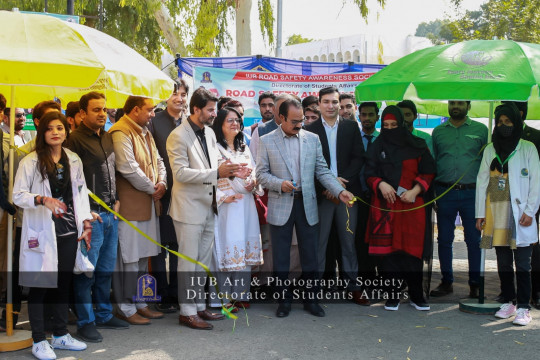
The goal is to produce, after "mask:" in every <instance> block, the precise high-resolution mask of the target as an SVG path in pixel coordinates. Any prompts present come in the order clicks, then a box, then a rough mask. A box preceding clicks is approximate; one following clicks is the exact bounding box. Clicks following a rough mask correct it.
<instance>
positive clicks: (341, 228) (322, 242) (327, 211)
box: [318, 198, 358, 290]
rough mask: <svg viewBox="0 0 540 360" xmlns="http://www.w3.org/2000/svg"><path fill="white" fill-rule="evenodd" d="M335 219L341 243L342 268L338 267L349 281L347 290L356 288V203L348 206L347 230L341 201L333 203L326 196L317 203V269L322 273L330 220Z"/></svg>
mask: <svg viewBox="0 0 540 360" xmlns="http://www.w3.org/2000/svg"><path fill="white" fill-rule="evenodd" d="M333 220H335V221H336V226H337V231H338V237H339V243H340V245H341V258H342V264H343V269H340V270H341V271H340V272H341V274H342V276H345V277H346V278H347V279H348V280H351V282H350V288H349V290H356V288H355V286H354V284H355V283H356V277H357V276H358V259H357V257H356V248H355V245H354V237H355V234H354V233H355V231H356V222H357V220H358V205H357V204H354V205H353V206H352V207H351V208H349V229H350V230H351V231H352V233H350V232H348V231H347V210H346V205H345V204H344V203H342V202H340V203H339V204H334V203H333V202H332V201H330V200H327V199H326V198H324V199H322V201H321V203H320V204H319V226H320V229H319V244H318V259H319V266H318V270H319V272H320V275H321V276H322V274H323V273H324V267H325V263H326V247H327V246H328V237H329V236H330V230H331V229H332V221H333Z"/></svg>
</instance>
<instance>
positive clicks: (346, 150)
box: [306, 117, 364, 201]
mask: <svg viewBox="0 0 540 360" xmlns="http://www.w3.org/2000/svg"><path fill="white" fill-rule="evenodd" d="M306 130H307V131H310V132H312V133H315V134H317V135H319V139H320V141H321V145H322V151H323V156H324V158H325V160H326V163H327V164H328V167H329V168H330V147H329V145H328V138H327V137H326V131H325V130H324V125H323V123H322V119H319V120H317V121H315V122H313V123H311V124H310V125H308V126H306ZM336 159H337V171H338V176H339V177H342V178H344V179H346V180H348V181H349V182H348V183H347V184H346V186H347V190H348V191H350V192H352V193H353V194H355V195H359V194H360V192H361V189H362V188H361V185H360V177H359V176H358V174H359V173H360V170H361V169H362V166H364V145H363V143H362V135H361V134H360V129H359V128H358V123H357V122H356V121H351V120H345V119H343V118H341V117H340V118H339V123H338V131H337V141H336ZM315 186H316V190H317V199H318V200H319V201H320V199H321V198H322V192H323V191H324V187H323V186H322V185H321V184H320V183H319V182H318V181H316V182H315Z"/></svg>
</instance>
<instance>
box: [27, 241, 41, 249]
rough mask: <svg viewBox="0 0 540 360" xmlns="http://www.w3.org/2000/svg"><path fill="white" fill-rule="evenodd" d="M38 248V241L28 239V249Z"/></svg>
mask: <svg viewBox="0 0 540 360" xmlns="http://www.w3.org/2000/svg"><path fill="white" fill-rule="evenodd" d="M37 247H39V240H38V239H37V238H30V239H28V248H29V249H34V248H37Z"/></svg>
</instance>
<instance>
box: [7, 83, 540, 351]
mask: <svg viewBox="0 0 540 360" xmlns="http://www.w3.org/2000/svg"><path fill="white" fill-rule="evenodd" d="M189 90H190V89H189V87H188V85H187V84H186V83H185V82H183V81H180V82H178V83H177V86H176V88H175V92H174V93H173V95H171V97H170V98H169V99H168V100H167V102H166V107H165V109H163V110H161V111H158V109H157V108H155V104H154V103H153V102H152V101H151V100H150V99H147V98H141V97H130V98H128V100H127V101H126V104H125V106H124V108H123V109H107V106H106V98H105V97H104V96H103V95H102V94H99V93H95V92H94V93H89V94H86V95H84V96H83V97H82V98H81V100H80V101H79V102H72V103H69V104H67V105H66V108H65V111H63V110H62V106H61V105H60V104H58V103H56V102H54V101H43V102H41V103H39V104H37V105H36V106H35V107H34V109H33V110H32V117H33V120H34V123H35V124H36V128H37V134H29V133H28V132H27V131H24V130H22V127H21V124H22V121H19V120H17V124H16V126H15V133H14V134H12V135H13V136H14V138H15V144H16V146H17V147H18V148H20V150H19V151H17V159H16V161H15V169H14V170H15V172H16V173H17V177H16V187H15V189H14V197H13V198H14V205H16V208H17V210H18V213H17V216H16V224H15V230H16V231H15V239H14V248H13V249H14V260H15V261H14V268H13V269H14V271H13V275H14V284H15V286H14V289H13V290H14V292H13V294H14V297H13V302H14V309H15V311H17V312H18V311H20V308H21V303H22V300H23V297H24V296H26V295H23V294H24V293H23V291H22V290H23V289H22V288H21V286H26V287H29V288H30V292H29V293H28V295H27V300H28V306H29V314H30V323H31V327H32V335H33V339H34V346H33V350H32V352H33V354H34V355H35V356H36V357H37V358H53V356H56V355H55V354H54V350H53V349H71V350H82V349H84V348H86V345H85V344H84V342H82V341H79V340H77V339H75V338H72V337H71V336H70V335H69V333H67V329H66V327H65V326H66V323H67V321H68V318H67V316H68V307H70V308H71V310H72V312H73V314H75V316H77V336H76V337H77V338H78V339H80V340H83V341H86V342H99V341H101V340H102V335H101V334H100V332H99V331H98V329H100V328H113V329H127V328H128V327H129V326H130V325H148V324H150V323H151V321H152V320H153V319H159V318H162V317H164V314H165V313H171V312H176V311H179V312H180V316H179V323H180V324H181V325H185V326H188V327H191V328H194V329H212V325H211V324H210V323H209V322H208V321H215V320H221V319H223V315H222V314H220V313H219V311H218V312H216V311H214V310H213V309H212V308H218V309H219V307H220V306H221V305H222V303H221V301H219V299H217V296H210V298H211V299H213V300H210V301H208V302H207V301H206V296H202V295H201V294H205V293H206V292H208V293H210V294H212V293H213V294H217V293H224V294H226V296H225V297H224V302H225V306H226V308H228V310H229V311H231V312H237V311H238V310H239V309H246V308H249V307H250V306H251V305H250V302H249V297H248V296H247V295H248V294H249V293H250V283H251V281H250V280H251V278H252V276H256V275H257V274H259V275H260V274H273V275H274V276H275V277H276V278H278V279H282V280H285V279H287V278H289V276H292V277H301V278H302V279H304V280H316V279H321V278H323V279H324V278H326V279H330V278H334V277H339V278H341V279H348V280H351V281H350V282H349V284H350V286H347V287H346V288H345V289H335V288H324V289H318V288H317V287H316V286H314V287H312V288H310V289H306V292H307V294H308V295H307V298H304V300H303V304H304V309H305V310H306V311H308V312H309V313H311V314H312V315H314V316H325V312H324V310H323V309H322V307H321V306H320V305H319V304H318V301H317V299H316V298H315V297H310V296H309V294H310V293H312V294H315V293H316V292H317V291H319V290H320V291H324V292H335V291H336V290H337V291H339V290H343V291H344V293H345V294H346V296H344V297H343V298H344V299H349V300H352V301H354V302H356V303H357V304H359V305H365V306H369V305H370V304H372V303H373V302H376V301H380V300H384V301H385V302H386V303H385V309H387V310H391V311H395V310H398V308H399V304H400V301H403V300H406V299H407V298H409V299H410V304H411V305H412V306H414V307H415V308H416V309H417V310H420V311H427V310H429V309H430V306H429V303H428V298H429V297H444V296H446V295H448V294H450V293H451V292H453V285H452V284H453V281H454V278H453V270H452V242H453V240H454V238H453V237H454V229H455V219H456V216H457V215H458V214H459V215H460V216H461V219H462V222H463V226H464V235H465V242H466V243H467V248H468V258H469V259H468V260H469V288H470V292H469V296H470V297H471V298H475V297H476V298H477V297H478V296H479V294H478V288H479V285H480V283H479V269H480V256H479V254H480V244H481V242H482V243H483V244H485V243H486V240H485V239H486V238H488V239H489V241H488V242H489V246H495V247H496V251H497V260H498V266H499V277H500V280H501V295H500V297H499V299H498V300H500V301H501V302H502V303H503V305H501V309H500V311H499V312H497V314H496V316H497V317H500V318H510V317H511V316H514V315H516V316H515V319H514V324H516V325H527V324H528V323H529V322H530V320H531V318H530V313H529V309H530V306H531V304H532V305H533V306H535V307H539V306H540V299H539V297H540V284H539V280H540V279H539V278H538V275H537V271H538V267H539V265H540V264H539V256H538V228H537V227H538V225H537V219H538V213H537V212H538V206H539V202H540V196H539V191H538V190H539V189H538V181H537V179H538V175H539V173H538V171H539V168H538V152H537V149H538V147H539V146H540V135H539V134H538V133H539V132H538V131H536V130H534V129H531V128H529V127H527V126H524V125H523V123H524V119H525V118H526V109H527V108H526V103H516V104H513V103H510V104H505V105H503V106H502V107H499V108H497V110H496V112H495V124H496V126H495V129H494V133H493V144H492V145H491V144H490V145H488V146H487V147H486V144H487V133H488V131H487V128H486V127H485V126H484V125H482V124H480V123H478V122H476V121H474V120H472V119H470V118H469V117H468V116H467V112H468V110H469V109H470V106H471V105H470V102H467V101H454V100H450V101H449V102H448V111H449V120H448V121H447V122H446V123H444V124H441V125H440V126H439V127H437V128H436V129H435V130H434V132H433V134H432V136H430V135H429V134H426V133H423V132H421V131H419V130H417V129H414V126H413V123H414V120H415V119H416V117H417V116H418V114H417V111H416V107H415V105H414V103H413V102H411V101H407V100H406V101H403V102H401V103H399V104H398V105H397V106H388V107H386V108H385V109H384V110H383V111H382V115H381V120H382V126H381V131H380V132H379V131H377V130H376V128H375V124H376V123H377V122H378V120H379V113H380V109H379V107H378V104H377V103H370V102H367V103H362V104H358V105H357V104H356V102H355V99H354V97H353V96H351V95H350V94H340V93H339V92H338V91H337V89H335V88H332V87H330V88H326V89H322V90H321V91H320V93H319V97H315V96H310V97H307V98H305V99H298V98H295V97H294V96H291V95H286V94H282V95H279V96H277V97H276V96H275V95H274V94H272V93H263V94H261V96H260V97H259V106H260V111H261V118H262V119H261V121H260V122H258V123H256V124H254V125H253V126H251V127H249V128H246V129H245V128H244V126H243V119H242V117H243V106H242V104H241V103H239V102H238V101H236V100H234V99H230V98H220V99H217V98H215V97H214V95H212V93H210V92H209V91H207V90H205V89H202V88H200V89H196V90H195V91H194V92H193V93H192V95H191V100H190V102H189V109H188V102H187V99H188V94H189ZM0 110H2V113H3V115H4V116H3V118H4V121H3V122H2V129H3V133H2V136H3V138H4V139H3V143H4V144H5V143H6V138H8V139H9V136H11V135H10V134H9V130H8V129H9V127H8V126H6V123H5V122H6V121H7V119H8V118H7V117H6V116H5V114H6V113H7V114H8V115H9V111H11V109H9V108H8V109H6V108H5V98H3V96H0ZM15 111H16V113H15V114H16V119H22V118H23V117H24V116H25V115H26V110H25V109H19V108H17V109H15ZM62 111H63V112H65V116H64V115H62V114H61V112H62ZM357 116H358V119H357ZM51 124H53V125H51ZM508 128H509V129H508ZM6 131H7V132H6ZM527 139H528V140H531V141H532V143H531V142H530V141H528V140H527ZM59 145H60V146H59ZM484 147H486V149H485V150H484ZM53 149H54V150H53ZM34 150H35V152H33V151H34ZM6 153H7V151H6V148H5V147H3V154H2V157H3V159H4V166H3V171H5V170H6V166H7V161H5V160H6V159H5V158H6ZM27 154H28V155H27ZM43 154H45V155H43ZM35 158H37V159H38V161H37V162H36V160H35ZM496 160H497V161H498V162H499V164H500V166H498V165H497V162H496ZM518 160H519V163H517V164H516V162H518ZM59 169H62V171H60V170H59ZM74 171H75V172H74ZM81 172H83V173H84V175H83V174H82V173H81ZM494 172H495V173H494ZM67 174H72V175H71V177H69V178H67V177H66V175H67ZM3 175H4V187H3V192H0V206H1V207H2V209H3V210H4V216H3V217H2V225H3V230H0V235H2V236H3V238H5V236H6V235H5V232H6V231H5V229H6V228H7V226H8V224H7V214H6V212H10V213H14V212H15V210H16V208H15V207H13V205H12V204H9V203H8V202H7V200H6V196H5V191H6V189H7V186H6V182H5V181H6V179H5V173H4V174H3ZM462 175H464V176H462ZM477 179H478V180H477ZM458 180H459V182H458V183H457V184H455V183H456V182H457V181H458ZM38 185H39V186H38ZM36 186H38V187H37V188H36ZM448 188H451V190H450V191H449V192H448V194H446V195H445V196H444V197H442V198H439V199H438V200H437V207H438V209H437V212H436V215H437V223H438V254H439V259H440V264H441V272H442V274H441V283H440V284H439V286H438V287H437V288H435V289H433V290H432V291H431V292H430V293H426V292H425V291H424V287H423V286H422V267H423V262H429V261H431V258H432V252H433V235H432V222H431V220H432V209H431V207H429V206H428V207H422V208H420V209H416V210H412V211H409V212H403V213H399V212H386V211H380V210H378V209H377V207H378V208H384V209H386V208H388V209H392V210H403V209H412V208H416V207H418V206H421V205H422V204H424V203H425V202H429V201H430V200H431V199H433V197H434V196H437V195H440V194H442V193H443V192H444V191H446V190H447V189H448ZM70 189H71V191H69V190H70ZM86 189H90V190H91V191H92V192H94V193H95V194H96V195H98V196H99V197H100V198H101V199H103V200H104V201H105V203H106V204H107V205H108V206H110V207H111V208H114V209H115V210H117V211H118V212H119V213H120V214H121V215H122V216H124V217H125V218H127V219H128V220H130V221H132V222H133V223H134V224H136V225H137V227H139V228H140V229H142V230H143V231H144V232H145V233H147V234H149V235H150V236H151V237H153V238H154V239H156V240H158V241H159V242H160V243H161V244H162V245H163V246H165V247H167V248H169V249H171V250H175V251H176V250H178V251H180V252H181V253H183V254H186V255H188V256H190V257H192V258H193V259H196V260H198V261H200V262H202V263H203V264H205V265H208V266H209V267H210V268H211V269H212V271H213V272H215V273H216V275H217V282H216V284H218V286H217V287H213V286H210V287H206V288H205V284H206V282H205V281H202V282H201V280H200V278H201V277H203V273H204V271H203V270H202V268H201V267H200V266H198V265H195V264H193V263H190V262H187V261H185V260H182V259H178V258H177V257H176V256H172V255H171V254H170V253H168V252H166V251H163V250H161V249H160V248H159V247H157V246H155V245H153V244H151V243H150V242H148V241H147V240H146V239H144V238H143V237H141V236H140V235H138V234H137V233H136V232H135V231H133V230H132V229H131V228H129V227H128V226H127V225H126V224H124V223H122V222H119V221H118V219H116V217H115V216H113V215H112V214H111V213H109V212H107V211H106V210H105V209H104V208H102V207H101V206H100V205H99V204H97V203H95V202H94V201H93V200H91V199H87V197H86V196H85V195H84V194H86V193H85V191H86ZM518 189H519V191H520V192H517V191H518ZM70 192H71V193H70ZM501 193H504V194H505V195H504V196H506V197H505V198H504V199H502V200H503V201H502V202H501V204H503V206H506V207H501V206H499V205H500V204H499V203H497V204H496V205H494V203H495V201H496V200H494V199H495V198H497V197H498V196H500V195H501ZM81 194H82V197H84V198H85V199H84V200H83V205H82V207H81V205H80V204H79V202H80V201H79V197H81ZM516 194H517V195H516ZM353 195H358V196H360V197H361V198H362V199H363V200H364V201H366V202H367V203H371V205H372V206H373V207H370V206H368V205H367V204H365V203H363V202H358V201H357V202H355V203H352V202H351V200H352V196H353ZM486 195H487V197H486ZM497 201H499V200H497ZM76 204H78V205H76ZM22 209H25V212H24V215H23V212H22ZM81 209H84V210H81ZM489 209H491V212H489ZM79 212H80V213H79ZM35 213H36V214H38V213H39V214H40V215H39V216H40V217H41V218H42V219H41V220H36V216H35ZM60 213H61V214H60ZM57 215H62V216H57ZM535 217H536V221H535V220H534V219H535ZM494 219H497V220H494ZM499 219H502V220H499ZM484 221H485V224H484ZM36 222H38V223H39V224H40V227H47V228H48V229H51V228H52V231H49V234H55V236H49V235H47V234H44V233H43V230H39V229H38V230H36V225H35V223H36ZM25 224H26V226H25ZM483 224H484V225H483ZM499 224H502V225H501V226H502V228H501V227H499ZM482 226H484V227H482ZM31 230H32V231H35V232H36V234H35V235H32V234H29V232H30V231H31ZM346 230H348V231H346ZM482 230H483V231H484V233H483V235H482V234H481V232H482ZM501 231H503V232H502V233H501ZM501 234H502V235H501ZM90 237H91V240H89V238H90ZM497 237H504V238H505V241H506V242H497V241H496V240H495V239H496V238H497ZM77 239H79V240H80V239H88V240H89V241H88V254H89V258H90V261H91V262H92V263H93V265H94V266H95V271H94V273H93V275H92V276H91V277H88V276H86V275H84V274H80V275H75V276H73V279H72V276H71V271H70V269H72V268H73V266H72V265H71V263H72V261H74V259H75V253H76V251H74V249H75V250H76V246H75V245H76V244H77V241H76V240H77ZM1 243H3V244H5V243H6V241H4V240H3V241H1ZM48 243H50V244H52V245H51V246H47V245H45V244H48ZM61 244H62V246H60V245H61ZM65 244H70V247H69V249H67V247H65V246H64V245H65ZM73 246H75V247H73ZM483 246H484V245H483ZM3 251H4V252H3V253H2V248H0V255H1V257H0V259H2V260H4V257H5V249H4V250H3ZM28 256H34V257H33V258H32V260H28V259H29V258H28ZM36 256H37V258H38V259H40V262H36V261H35V259H36ZM56 257H58V258H59V259H60V258H61V259H62V260H64V262H62V261H58V262H57V261H55V260H54V259H55V258H56ZM513 259H515V268H516V270H515V273H516V276H517V284H514V267H513V261H514V260H513ZM167 262H168V265H167V264H166V263H167ZM40 264H41V265H40ZM66 264H67V265H66ZM531 264H532V265H531ZM4 266H5V265H4ZM531 266H532V274H531ZM167 268H168V271H167ZM19 270H20V272H19ZM147 272H150V273H151V274H152V275H153V276H154V277H155V278H156V279H157V288H156V291H157V294H158V295H159V296H160V297H161V301H159V302H157V303H156V304H154V305H153V306H148V304H147V303H145V302H144V301H141V300H138V299H134V296H136V295H137V279H138V278H139V277H140V276H142V275H144V274H145V273H147ZM51 274H53V275H54V276H53V277H54V281H52V282H50V283H47V281H46V277H47V276H49V277H50V275H51ZM55 274H58V275H57V276H56V275H55ZM62 274H64V275H65V276H64V277H62ZM68 274H69V276H67V275H68ZM4 275H5V270H4ZM25 277H34V279H33V280H34V282H32V281H30V282H28V281H27V280H25ZM358 277H362V278H364V279H369V278H376V277H382V278H387V279H400V280H405V282H400V283H399V284H401V285H400V286H390V287H385V288H384V289H383V290H384V294H386V295H385V297H384V298H383V299H380V298H374V297H370V296H367V295H366V294H367V293H368V292H367V291H366V290H372V289H369V288H366V287H362V286H355V285H354V284H355V282H354V279H356V278H358ZM262 278H264V277H262ZM193 279H197V280H195V281H194V280H193ZM314 283H315V282H314ZM263 285H264V284H263ZM516 285H517V288H516ZM5 286H6V285H5V280H4V281H3V282H2V290H3V291H5ZM111 289H112V292H111ZM60 290H61V292H62V295H61V296H60V295H58V294H56V295H52V296H53V298H52V300H51V298H50V296H51V295H48V293H49V292H54V291H56V292H59V291H60ZM187 290H191V291H193V292H194V293H195V294H197V296H196V297H195V299H193V298H189V297H188V296H186V294H187V293H188V292H187ZM275 290H276V291H278V292H279V293H281V294H283V296H281V297H279V300H278V303H279V304H278V308H277V311H276V315H277V316H278V317H287V316H288V315H289V312H290V311H291V310H292V307H291V304H292V297H291V289H289V288H287V286H283V285H279V286H277V288H276V289H275ZM405 290H408V291H407V292H405ZM369 293H370V294H373V292H369ZM111 295H112V299H111ZM48 296H49V297H48ZM69 303H71V305H69ZM44 305H45V306H44ZM14 322H15V323H16V322H17V319H16V317H15V321H14ZM0 327H3V328H5V312H4V313H3V316H2V321H1V322H0ZM45 330H52V332H53V338H52V341H51V343H50V344H49V342H48V341H47V340H46V338H45Z"/></svg>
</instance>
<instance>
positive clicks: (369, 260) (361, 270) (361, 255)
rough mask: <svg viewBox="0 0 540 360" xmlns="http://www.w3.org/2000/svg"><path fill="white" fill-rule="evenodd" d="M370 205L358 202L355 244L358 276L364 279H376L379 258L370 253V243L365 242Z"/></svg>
mask: <svg viewBox="0 0 540 360" xmlns="http://www.w3.org/2000/svg"><path fill="white" fill-rule="evenodd" d="M368 217H369V206H368V205H366V204H364V203H361V202H359V203H358V222H357V223H356V234H355V239H354V241H355V246H356V256H357V259H358V277H359V278H361V279H362V280H363V281H365V280H366V279H374V278H375V277H376V275H377V271H376V265H377V259H376V257H374V256H370V255H369V245H368V244H367V243H366V242H365V237H366V230H367V222H368Z"/></svg>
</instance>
